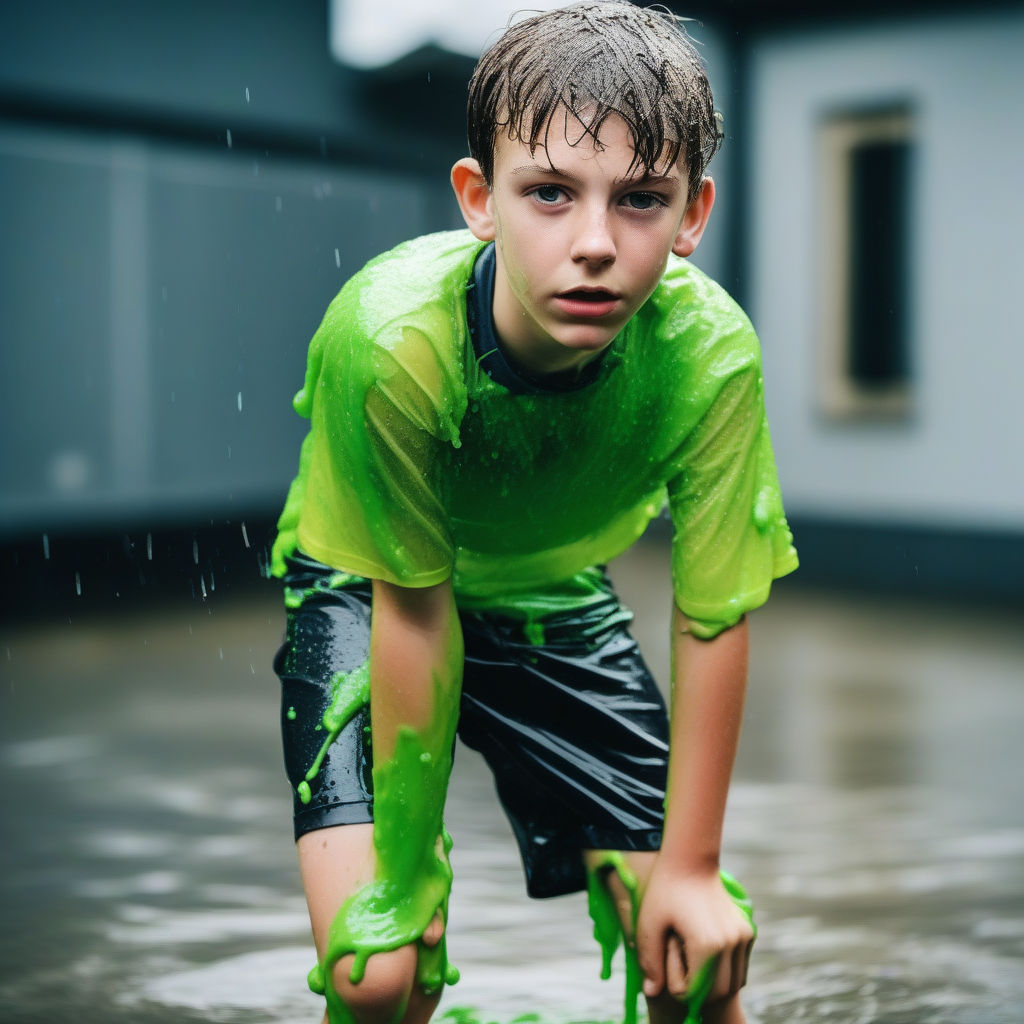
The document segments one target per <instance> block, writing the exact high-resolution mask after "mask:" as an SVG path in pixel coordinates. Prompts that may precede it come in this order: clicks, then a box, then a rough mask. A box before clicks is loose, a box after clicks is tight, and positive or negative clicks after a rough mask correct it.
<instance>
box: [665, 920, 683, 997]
mask: <svg viewBox="0 0 1024 1024" xmlns="http://www.w3.org/2000/svg"><path fill="white" fill-rule="evenodd" d="M665 987H666V988H667V989H668V991H669V992H670V993H671V994H672V995H673V996H675V997H676V998H677V999H682V998H683V997H684V996H685V995H686V959H685V957H684V956H683V944H682V943H681V942H680V941H679V936H678V935H676V934H675V933H674V932H673V933H672V934H671V935H669V937H668V942H667V943H666V944H665Z"/></svg>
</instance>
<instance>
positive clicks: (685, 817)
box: [661, 608, 748, 871]
mask: <svg viewBox="0 0 1024 1024" xmlns="http://www.w3.org/2000/svg"><path fill="white" fill-rule="evenodd" d="M685 627H686V620H685V617H684V616H683V614H682V613H681V612H680V611H679V610H678V609H677V608H674V609H673V620H672V711H671V740H670V742H671V753H670V758H669V783H668V797H667V799H666V805H665V812H666V813H665V832H664V837H663V840H662V852H661V856H662V858H663V859H665V860H666V861H667V862H668V864H669V865H671V866H672V867H674V868H676V869H679V870H683V871H705V870H708V871H709V870H715V871H717V868H718V861H719V852H720V850H721V844H722V823H723V819H724V817H725V804H726V798H727V796H728V792H729V780H730V777H731V775H732V767H733V762H734V760H735V757H736V748H737V744H738V742H739V734H740V725H741V722H742V718H743V701H744V697H745V695H746V681H747V662H748V631H747V624H746V620H743V621H741V622H740V623H738V624H737V625H736V626H733V627H732V628H731V629H728V630H726V631H725V632H723V633H720V634H719V635H718V636H717V637H715V638H714V639H712V640H698V639H697V638H696V637H694V636H693V635H692V634H691V633H688V632H687V631H686V628H685Z"/></svg>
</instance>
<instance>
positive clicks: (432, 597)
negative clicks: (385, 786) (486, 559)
mask: <svg viewBox="0 0 1024 1024" xmlns="http://www.w3.org/2000/svg"><path fill="white" fill-rule="evenodd" d="M462 655H463V649H462V631H461V628H460V626H459V618H458V613H457V612H456V610H455V599H454V597H453V595H452V584H451V580H450V579H448V580H445V582H443V583H439V584H437V585H436V586H432V587H420V588H411V587H400V586H397V585H395V584H393V583H385V582H383V581H381V580H374V582H373V617H372V620H371V627H370V721H371V723H372V730H373V731H372V737H373V750H374V759H375V760H377V759H383V760H386V759H388V758H390V757H392V756H393V754H394V751H395V743H396V740H397V738H398V731H399V729H400V728H401V727H402V726H405V727H408V728H411V729H412V730H414V731H415V732H416V733H418V734H420V735H421V737H422V738H423V740H424V741H425V745H426V746H427V749H428V752H429V753H430V754H431V755H434V756H437V755H443V754H446V753H447V751H446V750H444V749H443V743H444V742H446V737H447V735H448V734H449V732H450V731H451V730H452V728H454V722H455V719H456V717H457V715H458V709H459V692H460V689H461V685H462ZM434 748H436V749H434Z"/></svg>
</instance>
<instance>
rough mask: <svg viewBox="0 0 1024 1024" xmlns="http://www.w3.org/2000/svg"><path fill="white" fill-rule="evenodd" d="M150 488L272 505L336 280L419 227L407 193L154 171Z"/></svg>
mask: <svg viewBox="0 0 1024 1024" xmlns="http://www.w3.org/2000/svg"><path fill="white" fill-rule="evenodd" d="M151 187H152V195H151V199H150V206H149V211H150V223H149V235H150V240H151V244H150V263H151V268H150V278H149V280H150V288H151V292H150V303H151V308H152V310H153V313H152V330H153V347H152V356H151V361H150V387H151V390H152V395H153V416H154V445H153V460H152V472H153V476H154V479H153V482H152V483H153V489H154V493H158V494H160V495H161V497H162V498H164V499H165V500H167V501H170V502H174V503H180V502H185V503H187V502H189V501H190V500H191V499H192V497H193V496H195V495H200V494H201V495H204V500H206V501H214V502H215V503H216V505H217V506H219V507H222V508H229V507H231V505H232V503H234V502H236V501H238V500H239V499H244V500H245V501H252V500H265V499H267V498H268V497H270V496H274V497H276V496H277V494H278V492H279V490H280V487H281V481H282V479H287V478H288V476H290V474H291V472H292V471H293V470H294V466H295V460H296V458H297V454H298V444H299V442H300V441H301V438H302V436H303V435H304V432H305V428H304V425H303V423H302V421H301V420H299V418H298V417H297V416H296V415H295V414H294V413H293V412H292V410H291V398H292V396H293V395H294V393H295V391H297V390H298V388H299V387H300V386H301V384H302V379H303V372H304V368H305V351H306V346H307V343H308V341H309V339H310V337H311V336H312V334H313V331H314V330H315V329H316V327H317V325H318V323H319V320H320V317H321V316H322V314H323V311H324V309H325V307H326V305H327V303H328V302H329V301H330V299H331V298H333V296H334V295H335V293H336V292H337V290H338V289H339V288H340V287H341V285H342V284H343V283H344V281H345V280H346V279H347V278H348V277H349V276H350V275H351V274H352V273H353V272H354V271H356V270H357V269H358V268H359V267H360V266H362V264H363V263H365V262H366V260H367V259H369V258H370V257H371V256H373V255H375V254H376V253H377V252H379V251H380V250H382V249H384V248H387V247H389V246H390V245H392V244H395V243H397V242H398V241H400V240H401V239H403V238H404V237H406V236H407V235H408V234H409V233H416V232H418V231H420V230H422V229H423V224H424V202H423V200H422V198H421V194H420V190H419V188H418V187H417V186H416V184H415V183H411V182H409V181H402V180H400V179H394V178H391V179H389V178H386V177H382V176H379V175H375V174H374V173H372V172H360V173H354V172H344V171H339V170H336V169H333V168H326V169H325V168H323V167H317V166H304V165H302V164H297V163H291V164H283V165H281V164H276V163H274V162H271V161H266V160H254V159H252V158H234V157H229V156H228V155H225V154H218V155H206V154H198V153H197V154H192V155H179V154H176V155H173V156H172V157H170V158H169V159H166V160H159V161H157V162H156V163H155V164H154V167H153V171H152V177H151Z"/></svg>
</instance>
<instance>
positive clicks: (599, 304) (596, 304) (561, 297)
mask: <svg viewBox="0 0 1024 1024" xmlns="http://www.w3.org/2000/svg"><path fill="white" fill-rule="evenodd" d="M555 302H556V303H557V304H558V305H559V307H560V308H561V309H562V311H563V312H564V313H567V314H568V315H569V316H572V317H601V316H607V315H608V314H609V313H611V312H612V311H613V310H614V309H615V307H616V306H617V305H618V302H619V297H618V296H617V295H616V294H615V293H614V292H610V291H608V289H607V288H573V289H570V290H569V291H566V292H559V294H558V295H556V296H555Z"/></svg>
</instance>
